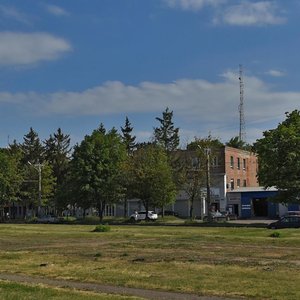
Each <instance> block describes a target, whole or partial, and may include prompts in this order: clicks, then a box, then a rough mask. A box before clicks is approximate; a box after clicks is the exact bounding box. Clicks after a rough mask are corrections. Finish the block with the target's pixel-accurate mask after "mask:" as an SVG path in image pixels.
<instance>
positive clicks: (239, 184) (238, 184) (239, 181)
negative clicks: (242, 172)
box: [236, 179, 241, 188]
mask: <svg viewBox="0 0 300 300" xmlns="http://www.w3.org/2000/svg"><path fill="white" fill-rule="evenodd" d="M236 185H237V187H238V188H239V187H240V186H241V179H237V181H236Z"/></svg>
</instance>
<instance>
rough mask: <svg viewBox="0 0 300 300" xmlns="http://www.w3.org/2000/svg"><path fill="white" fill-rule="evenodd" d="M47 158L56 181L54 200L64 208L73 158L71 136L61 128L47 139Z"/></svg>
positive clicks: (60, 208) (57, 206)
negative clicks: (69, 170) (66, 185)
mask: <svg viewBox="0 0 300 300" xmlns="http://www.w3.org/2000/svg"><path fill="white" fill-rule="evenodd" d="M44 145H45V158H46V160H47V161H48V163H49V165H51V167H52V170H53V176H54V178H55V181H56V185H55V191H54V195H53V201H54V204H55V206H56V208H57V209H59V210H60V211H61V210H63V209H64V208H65V206H66V202H65V201H64V199H65V195H64V193H65V189H64V187H63V186H64V185H65V184H66V181H67V173H68V169H69V163H70V158H71V151H72V148H71V146H70V136H69V135H67V134H64V133H63V132H62V130H61V129H60V128H58V129H57V132H56V133H54V134H53V135H50V137H49V138H48V139H47V140H45V142H44Z"/></svg>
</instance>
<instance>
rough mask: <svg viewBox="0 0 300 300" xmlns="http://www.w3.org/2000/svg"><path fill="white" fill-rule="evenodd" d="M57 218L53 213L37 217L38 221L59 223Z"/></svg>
mask: <svg viewBox="0 0 300 300" xmlns="http://www.w3.org/2000/svg"><path fill="white" fill-rule="evenodd" d="M59 221H60V220H59V218H58V217H56V216H54V215H45V216H41V217H39V218H37V222H38V223H44V224H50V223H59Z"/></svg>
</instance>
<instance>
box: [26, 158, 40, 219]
mask: <svg viewBox="0 0 300 300" xmlns="http://www.w3.org/2000/svg"><path fill="white" fill-rule="evenodd" d="M28 164H29V165H30V166H33V167H34V168H35V169H36V170H37V171H38V173H39V205H38V217H40V215H41V207H42V167H43V164H40V163H37V164H32V163H31V162H30V161H28Z"/></svg>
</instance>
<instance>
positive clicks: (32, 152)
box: [21, 127, 45, 164]
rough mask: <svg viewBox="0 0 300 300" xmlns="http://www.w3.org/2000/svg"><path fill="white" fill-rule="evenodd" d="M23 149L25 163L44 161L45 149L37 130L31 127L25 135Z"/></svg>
mask: <svg viewBox="0 0 300 300" xmlns="http://www.w3.org/2000/svg"><path fill="white" fill-rule="evenodd" d="M21 149H22V152H23V158H22V160H23V163H24V164H27V163H28V162H30V163H32V164H35V163H43V161H44V152H45V149H44V147H43V145H42V143H41V141H40V138H39V136H38V134H37V132H36V131H35V130H33V129H32V127H30V130H29V132H28V133H27V134H26V135H24V137H23V143H22V144H21Z"/></svg>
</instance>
